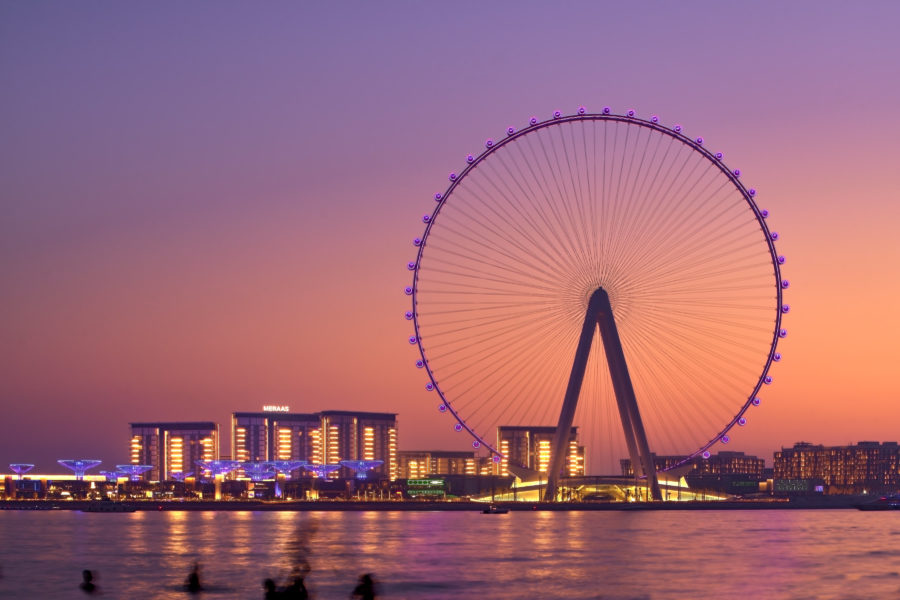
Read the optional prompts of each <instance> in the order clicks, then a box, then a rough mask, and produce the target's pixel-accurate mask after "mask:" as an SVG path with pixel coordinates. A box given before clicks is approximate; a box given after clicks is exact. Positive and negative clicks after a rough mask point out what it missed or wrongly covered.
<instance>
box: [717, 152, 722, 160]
mask: <svg viewBox="0 0 900 600" xmlns="http://www.w3.org/2000/svg"><path fill="white" fill-rule="evenodd" d="M723 156H724V155H723V154H722V153H721V152H716V160H722V157H723Z"/></svg>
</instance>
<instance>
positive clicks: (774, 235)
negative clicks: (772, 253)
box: [769, 231, 778, 242]
mask: <svg viewBox="0 0 900 600" xmlns="http://www.w3.org/2000/svg"><path fill="white" fill-rule="evenodd" d="M769 237H770V238H772V241H773V242H774V241H776V240H778V232H777V231H773V232H772V233H770V234H769Z"/></svg>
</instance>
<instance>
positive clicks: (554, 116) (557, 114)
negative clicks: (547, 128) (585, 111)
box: [553, 110, 562, 119]
mask: <svg viewBox="0 0 900 600" xmlns="http://www.w3.org/2000/svg"><path fill="white" fill-rule="evenodd" d="M561 116H562V113H561V112H559V111H558V110H554V111H553V118H554V119H558V118H560V117H561Z"/></svg>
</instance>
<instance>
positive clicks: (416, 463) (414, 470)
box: [397, 450, 491, 479]
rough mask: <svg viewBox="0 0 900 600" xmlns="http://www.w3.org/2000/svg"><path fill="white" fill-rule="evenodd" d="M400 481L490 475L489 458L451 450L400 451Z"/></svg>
mask: <svg viewBox="0 0 900 600" xmlns="http://www.w3.org/2000/svg"><path fill="white" fill-rule="evenodd" d="M397 460H398V463H399V466H400V478H401V479H420V478H423V477H431V476H437V475H490V474H491V460H490V457H486V456H485V457H483V456H476V455H475V452H464V451H463V452H459V451H453V450H401V451H400V452H398V453H397Z"/></svg>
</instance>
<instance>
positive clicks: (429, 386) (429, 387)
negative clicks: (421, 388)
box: [425, 381, 434, 392]
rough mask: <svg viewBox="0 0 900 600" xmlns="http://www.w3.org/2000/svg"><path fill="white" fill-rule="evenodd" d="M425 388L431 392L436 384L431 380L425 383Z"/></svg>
mask: <svg viewBox="0 0 900 600" xmlns="http://www.w3.org/2000/svg"><path fill="white" fill-rule="evenodd" d="M425 389H426V390H428V391H429V392H431V391H433V390H434V384H433V383H431V382H430V381H429V382H428V383H426V384H425Z"/></svg>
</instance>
